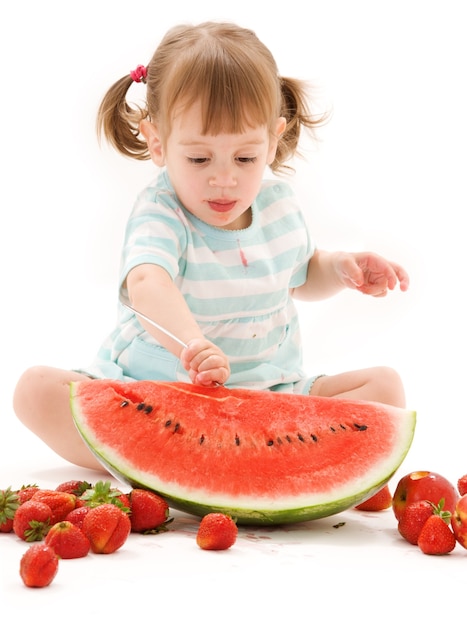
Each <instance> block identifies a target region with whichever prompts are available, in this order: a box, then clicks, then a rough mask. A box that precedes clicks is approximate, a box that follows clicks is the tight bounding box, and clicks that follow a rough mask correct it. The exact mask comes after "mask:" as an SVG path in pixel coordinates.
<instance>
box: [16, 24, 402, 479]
mask: <svg viewBox="0 0 467 626" xmlns="http://www.w3.org/2000/svg"><path fill="white" fill-rule="evenodd" d="M134 81H136V82H143V83H145V84H146V90H147V103H146V107H145V108H143V109H140V108H137V107H136V106H134V105H133V106H131V105H130V104H129V103H128V101H127V92H128V90H129V88H130V87H131V85H132V83H133V82H134ZM323 121H324V118H320V119H314V118H313V117H312V115H311V111H310V107H309V104H308V101H307V93H306V90H305V85H304V84H302V83H301V82H300V81H298V80H295V79H290V78H284V77H282V76H280V75H279V73H278V69H277V66H276V63H275V61H274V59H273V57H272V55H271V53H270V52H269V50H268V49H267V48H266V47H265V46H264V45H263V44H262V43H261V42H260V41H259V40H258V39H257V37H256V36H255V34H254V33H253V32H251V31H250V30H246V29H243V28H239V27H237V26H235V25H233V24H228V23H226V24H224V23H211V22H208V23H204V24H200V25H198V26H179V27H176V28H173V29H172V30H170V31H169V32H168V33H167V34H166V36H165V37H164V39H163V40H162V42H161V44H160V45H159V47H158V48H157V50H156V52H155V54H154V56H153V58H152V59H151V61H150V63H149V65H148V66H147V67H145V66H138V67H137V68H136V70H134V71H132V72H131V73H130V74H129V75H128V76H125V77H123V78H121V79H120V80H119V81H117V82H116V83H115V84H114V85H113V86H112V87H111V88H110V89H109V91H108V92H107V94H106V95H105V97H104V99H103V101H102V104H101V106H100V109H99V114H98V129H99V133H100V134H101V133H103V134H104V136H105V138H106V139H107V140H108V141H110V142H111V144H112V145H113V146H114V147H115V148H116V149H117V150H119V151H120V152H121V153H122V154H124V155H126V156H130V157H133V158H135V159H148V158H151V159H152V161H153V162H154V164H155V165H156V166H157V167H158V168H160V171H159V174H158V177H157V178H156V180H155V181H154V182H152V183H151V184H149V185H148V187H146V189H144V190H143V191H142V192H141V193H140V195H139V196H138V198H137V201H136V204H135V206H134V209H133V212H132V213H131V216H130V219H129V222H128V226H127V229H126V237H125V243H124V247H123V254H122V260H121V274H120V284H119V293H120V301H121V302H120V306H119V318H118V324H117V326H116V328H115V329H114V331H113V332H112V333H111V334H110V336H109V337H108V339H107V340H106V341H105V342H104V344H103V345H102V347H101V349H100V351H99V353H98V355H97V358H96V359H95V361H94V362H93V363H92V364H91V365H90V366H89V367H87V368H85V369H84V370H79V371H63V370H58V369H54V368H50V367H45V366H40V367H34V368H31V369H29V370H27V371H26V372H25V373H24V374H23V376H22V377H21V379H20V380H19V382H18V385H17V388H16V391H15V396H14V406H15V411H16V413H17V415H18V417H19V419H20V420H21V421H22V422H23V423H24V424H25V425H26V426H27V427H28V428H30V429H31V430H32V431H33V432H34V433H36V434H37V435H38V436H39V437H40V438H42V439H43V440H44V441H45V442H46V443H47V444H48V445H49V446H50V447H51V448H52V449H53V450H55V451H56V452H57V453H58V454H60V455H61V456H63V457H64V458H66V459H68V460H69V461H71V462H73V463H76V464H78V465H82V466H86V467H90V468H98V467H100V466H99V465H98V462H97V461H96V460H95V459H94V457H93V456H92V455H91V453H90V452H89V451H88V450H87V448H86V447H85V445H84V443H83V442H82V440H81V438H80V436H79V434H78V433H77V431H76V430H75V428H74V425H73V421H72V417H71V413H70V408H69V401H68V397H69V383H70V381H75V380H81V379H84V378H86V377H97V378H113V379H121V380H126V381H131V380H141V379H152V380H182V381H190V380H191V381H192V382H193V383H195V384H198V385H206V386H210V385H213V384H225V385H226V386H231V387H251V388H256V389H269V390H272V391H275V392H289V393H300V394H309V393H311V394H314V395H322V396H341V397H348V398H355V399H357V398H359V399H363V400H376V401H380V402H384V403H387V404H393V405H396V406H404V403H405V398H404V390H403V387H402V384H401V381H400V379H399V376H398V375H397V373H396V372H395V371H393V370H392V369H390V368H387V367H379V368H370V369H365V370H359V371H354V372H347V373H343V374H338V375H334V376H324V375H314V376H307V375H306V374H305V372H304V371H303V369H302V351H301V341H300V334H299V325H298V318H297V311H296V309H295V306H294V299H301V300H310V301H311V300H319V299H322V298H327V297H329V296H332V295H333V294H336V293H337V292H339V291H341V290H342V289H344V288H346V287H347V288H350V289H356V290H358V291H361V292H362V293H365V294H368V295H372V296H376V297H380V296H385V295H386V294H387V292H388V290H392V289H394V288H395V287H396V285H397V284H399V285H400V288H401V289H402V290H403V291H405V290H406V289H407V288H408V285H409V280H408V276H407V274H406V272H405V271H404V269H403V268H402V267H401V266H400V265H397V264H396V263H392V262H389V261H387V260H385V259H384V258H382V257H380V256H378V255H376V254H373V253H370V252H361V253H346V252H326V251H324V250H320V249H317V248H316V246H315V244H314V242H313V240H312V239H311V237H310V235H309V233H308V232H307V228H306V226H305V222H304V218H303V215H302V213H301V211H300V208H299V206H298V203H297V200H296V198H295V197H294V195H293V192H292V190H291V188H290V186H289V185H288V184H287V183H285V182H282V181H281V180H280V179H279V178H276V179H273V180H269V181H264V180H263V176H264V172H265V169H266V166H269V167H270V168H271V170H272V171H273V172H280V171H281V170H282V169H284V168H286V161H287V160H288V159H289V158H291V157H292V156H293V155H294V154H295V153H296V151H297V148H298V141H299V136H300V131H301V130H302V129H303V128H304V129H307V130H310V131H311V132H313V129H314V127H315V126H316V125H318V124H320V123H322V122H323ZM125 302H126V303H131V305H132V306H133V307H134V309H135V310H136V311H138V312H141V313H142V314H144V315H145V316H146V317H148V318H150V319H153V320H154V321H155V322H157V323H158V324H159V325H161V326H162V327H164V328H166V329H167V330H168V331H169V332H170V333H172V335H173V336H175V337H177V338H178V339H180V340H181V342H182V343H181V344H180V343H178V342H177V341H175V340H174V339H172V338H170V337H168V336H167V335H166V334H164V333H162V332H161V331H159V330H157V329H155V328H154V327H153V326H152V325H150V324H149V323H148V322H147V321H146V320H145V319H143V318H142V317H140V316H138V315H135V314H134V313H133V312H132V311H131V310H129V309H128V308H127V307H125V306H124V303H125ZM183 344H185V346H186V347H183ZM265 419H267V416H265Z"/></svg>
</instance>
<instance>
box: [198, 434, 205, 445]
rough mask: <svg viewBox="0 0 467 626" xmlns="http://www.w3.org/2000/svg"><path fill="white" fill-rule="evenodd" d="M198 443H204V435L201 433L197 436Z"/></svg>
mask: <svg viewBox="0 0 467 626" xmlns="http://www.w3.org/2000/svg"><path fill="white" fill-rule="evenodd" d="M199 443H200V445H201V444H203V443H204V435H201V437H200V438H199Z"/></svg>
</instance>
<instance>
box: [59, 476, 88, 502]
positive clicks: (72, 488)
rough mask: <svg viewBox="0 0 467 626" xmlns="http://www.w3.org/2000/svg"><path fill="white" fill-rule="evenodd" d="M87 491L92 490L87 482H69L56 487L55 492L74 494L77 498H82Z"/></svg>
mask: <svg viewBox="0 0 467 626" xmlns="http://www.w3.org/2000/svg"><path fill="white" fill-rule="evenodd" d="M86 489H92V485H91V483H88V481H87V480H67V481H66V482H64V483H60V484H59V485H58V486H57V487H55V491H65V492H66V493H72V494H73V495H74V496H76V497H77V498H79V497H80V496H82V495H83V493H84V492H85V491H86Z"/></svg>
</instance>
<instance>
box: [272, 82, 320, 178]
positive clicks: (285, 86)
mask: <svg viewBox="0 0 467 626" xmlns="http://www.w3.org/2000/svg"><path fill="white" fill-rule="evenodd" d="M280 83H281V93H282V107H281V113H280V115H281V116H282V117H285V119H286V120H287V125H286V127H285V131H284V133H283V134H282V136H281V137H280V139H279V142H278V146H277V152H276V158H275V160H274V162H273V163H272V165H271V169H272V170H273V171H280V170H284V169H289V166H287V165H284V163H285V162H286V161H287V160H288V159H290V158H291V157H293V156H294V155H295V154H299V152H298V144H299V140H300V133H301V130H302V128H303V127H304V128H306V129H307V130H309V131H310V132H311V134H314V131H315V129H316V128H317V127H318V126H322V125H323V124H324V123H325V122H326V121H327V119H328V114H327V113H324V114H321V115H319V116H316V115H313V114H312V113H311V111H310V105H309V99H308V89H307V85H306V83H304V82H303V81H301V80H298V79H296V78H284V77H281V78H280Z"/></svg>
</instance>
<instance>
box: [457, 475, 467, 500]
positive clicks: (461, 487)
mask: <svg viewBox="0 0 467 626" xmlns="http://www.w3.org/2000/svg"><path fill="white" fill-rule="evenodd" d="M457 490H458V492H459V494H460V495H461V496H465V494H466V493H467V474H464V475H463V476H461V477H460V478H459V480H458V481H457Z"/></svg>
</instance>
